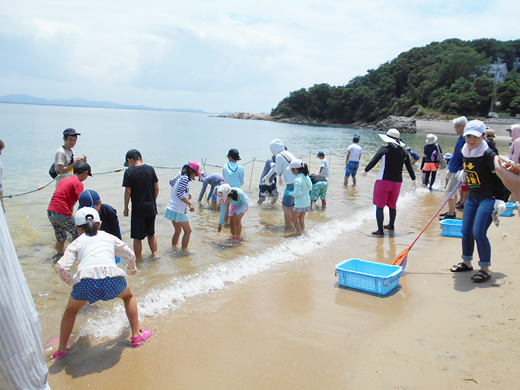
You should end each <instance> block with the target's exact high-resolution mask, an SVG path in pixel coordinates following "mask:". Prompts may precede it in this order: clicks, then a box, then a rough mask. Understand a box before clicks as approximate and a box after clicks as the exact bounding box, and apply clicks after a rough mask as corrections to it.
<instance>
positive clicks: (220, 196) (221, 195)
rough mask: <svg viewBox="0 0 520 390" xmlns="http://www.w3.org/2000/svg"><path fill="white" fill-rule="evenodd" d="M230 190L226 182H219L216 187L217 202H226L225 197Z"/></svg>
mask: <svg viewBox="0 0 520 390" xmlns="http://www.w3.org/2000/svg"><path fill="white" fill-rule="evenodd" d="M230 192H231V186H230V185H229V184H228V183H224V184H221V185H220V186H219V187H218V189H217V203H220V204H224V203H226V200H227V197H228V195H229V193H230Z"/></svg>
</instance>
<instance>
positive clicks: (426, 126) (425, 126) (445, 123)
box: [218, 112, 520, 139]
mask: <svg viewBox="0 0 520 390" xmlns="http://www.w3.org/2000/svg"><path fill="white" fill-rule="evenodd" d="M218 117H219V118H229V119H242V120H264V121H271V122H280V123H292V124H299V125H315V126H330V127H350V128H362V129H370V130H375V131H381V130H380V129H379V127H380V126H378V124H380V123H381V122H384V121H380V122H376V123H360V122H356V123H351V124H331V123H326V122H318V121H311V120H307V119H305V118H274V117H272V116H271V115H269V114H265V113H259V114H251V113H247V112H236V113H234V114H229V115H218ZM395 118H398V119H399V118H400V119H403V120H410V119H415V123H416V132H415V133H416V134H429V133H434V134H436V135H453V136H455V132H454V129H453V123H452V121H451V120H443V119H420V118H407V117H395ZM484 122H485V123H486V124H488V126H489V127H490V128H492V129H493V130H495V133H496V135H497V137H505V138H504V139H509V138H510V136H509V133H508V132H507V131H506V130H507V129H509V128H511V125H512V124H515V123H520V118H507V119H503V118H488V119H487V120H486V121H484ZM396 128H397V129H398V130H399V127H396ZM499 139H500V138H499Z"/></svg>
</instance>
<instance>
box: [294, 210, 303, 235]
mask: <svg viewBox="0 0 520 390" xmlns="http://www.w3.org/2000/svg"><path fill="white" fill-rule="evenodd" d="M301 214H302V213H298V212H293V213H292V223H293V224H294V228H295V229H296V234H302V233H303V228H302V226H301V224H300V215H301Z"/></svg>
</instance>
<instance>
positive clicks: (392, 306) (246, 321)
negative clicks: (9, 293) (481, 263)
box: [47, 191, 520, 390]
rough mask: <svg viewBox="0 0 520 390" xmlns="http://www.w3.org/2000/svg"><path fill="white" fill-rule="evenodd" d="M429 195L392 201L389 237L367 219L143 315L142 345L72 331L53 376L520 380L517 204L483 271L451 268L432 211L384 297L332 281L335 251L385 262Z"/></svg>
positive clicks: (286, 385) (200, 384)
mask: <svg viewBox="0 0 520 390" xmlns="http://www.w3.org/2000/svg"><path fill="white" fill-rule="evenodd" d="M432 196H433V197H434V199H433V201H432V199H429V200H428V199H427V198H428V196H426V197H422V198H420V200H419V201H418V204H417V208H416V210H417V211H420V212H415V213H404V212H399V211H398V216H397V222H396V229H397V231H396V233H397V234H396V236H395V237H394V238H391V237H385V238H375V237H371V236H370V232H371V231H372V230H373V228H374V226H373V225H374V224H375V222H374V221H371V222H370V223H366V224H365V225H363V226H362V227H361V228H360V229H359V231H356V232H350V233H348V234H345V236H343V237H341V238H340V239H337V240H335V241H334V242H332V243H331V244H329V245H327V246H324V247H323V248H322V249H320V250H318V251H314V252H313V253H312V255H311V256H307V257H303V258H299V259H297V260H296V261H294V262H292V263H286V264H283V265H280V266H279V267H278V268H272V269H271V270H270V271H268V272H265V273H262V274H259V275H255V276H252V277H249V278H246V279H244V280H242V281H240V282H239V283H236V284H230V285H229V286H228V287H227V288H225V289H222V290H219V291H216V292H214V293H211V294H208V295H202V296H198V297H195V298H192V299H190V300H189V301H187V302H185V303H184V305H183V306H182V307H181V309H178V310H176V311H175V313H171V314H165V315H164V316H161V317H160V318H155V319H149V318H147V319H146V321H144V322H143V323H142V326H143V327H146V328H150V329H152V330H153V332H154V335H153V337H152V338H151V339H150V340H149V342H147V344H146V345H145V346H144V347H142V348H140V349H132V348H131V347H130V341H129V335H128V333H124V334H122V335H121V336H120V337H119V338H117V339H115V340H101V341H97V342H96V343H95V344H94V345H91V342H90V341H89V340H86V339H80V340H79V341H78V342H77V343H76V344H75V345H74V346H73V348H72V349H71V351H70V353H69V355H68V356H67V357H66V358H64V359H62V360H59V361H57V362H50V363H49V370H50V376H49V383H50V386H51V387H52V388H53V389H54V390H60V389H87V388H89V389H96V390H98V389H99V390H101V389H111V390H115V389H128V390H130V389H339V388H341V389H434V388H441V389H473V388H476V386H478V387H479V388H480V387H482V388H484V386H485V387H487V388H491V389H504V388H514V386H516V384H517V383H518V380H520V372H519V371H518V362H519V361H520V343H519V339H520V332H519V330H520V329H519V328H520V304H519V302H518V290H519V288H520V268H519V267H518V266H517V259H518V244H517V243H518V242H519V238H520V237H519V235H520V234H519V230H518V224H519V218H518V216H517V215H516V214H517V211H515V216H514V217H510V218H505V217H503V218H501V224H500V227H498V228H497V227H495V226H494V225H492V226H491V227H490V229H489V237H490V240H491V244H492V251H493V266H492V271H493V272H494V273H493V278H492V280H491V281H489V282H486V283H481V284H477V283H474V282H472V281H471V280H470V277H471V275H472V274H473V272H468V273H457V274H456V273H451V272H449V268H450V266H451V265H452V264H456V263H457V262H459V261H460V260H459V259H460V254H461V240H460V239H459V238H453V237H443V236H442V235H440V232H441V230H440V227H439V224H438V222H437V218H435V221H434V222H433V223H432V225H430V227H429V228H428V229H427V230H426V231H425V233H424V234H423V235H422V236H421V239H420V240H419V241H418V242H417V243H416V245H415V246H414V247H413V249H412V250H411V251H410V254H409V257H408V266H407V268H406V271H405V274H403V276H401V278H400V287H399V288H398V289H396V290H394V291H393V292H391V293H390V294H389V295H388V296H386V297H381V296H377V295H373V294H367V293H363V292H360V291H357V290H351V289H346V288H341V287H338V284H337V277H336V276H335V275H334V270H335V265H336V264H337V263H339V262H341V261H342V260H343V259H346V258H350V257H358V258H361V259H364V260H370V261H378V262H382V263H391V262H392V261H393V260H394V259H395V257H396V256H397V255H398V254H399V253H400V252H401V251H402V250H404V249H406V248H407V247H408V246H409V245H410V244H411V242H412V241H413V240H414V239H415V237H416V236H417V234H418V233H419V232H420V231H421V229H422V228H423V227H424V226H425V225H426V223H427V222H428V221H429V219H430V218H431V216H432V215H433V214H434V213H435V211H436V209H437V208H438V206H439V205H440V204H441V203H442V199H443V197H444V196H445V194H444V193H443V192H441V191H438V192H437V193H435V194H432ZM280 217H281V216H280ZM400 232H402V233H403V234H399V233H400ZM354 254H355V255H354ZM477 258H478V257H477ZM474 263H475V266H476V262H474ZM130 283H131V279H130ZM50 353H51V352H50V351H48V353H47V355H50Z"/></svg>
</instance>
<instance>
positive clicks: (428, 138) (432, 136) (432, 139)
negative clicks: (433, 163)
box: [426, 134, 439, 145]
mask: <svg viewBox="0 0 520 390" xmlns="http://www.w3.org/2000/svg"><path fill="white" fill-rule="evenodd" d="M438 139H439V138H438V137H437V136H436V135H435V134H428V135H427V136H426V145H433V144H434V143H436V142H437V140H438Z"/></svg>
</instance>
